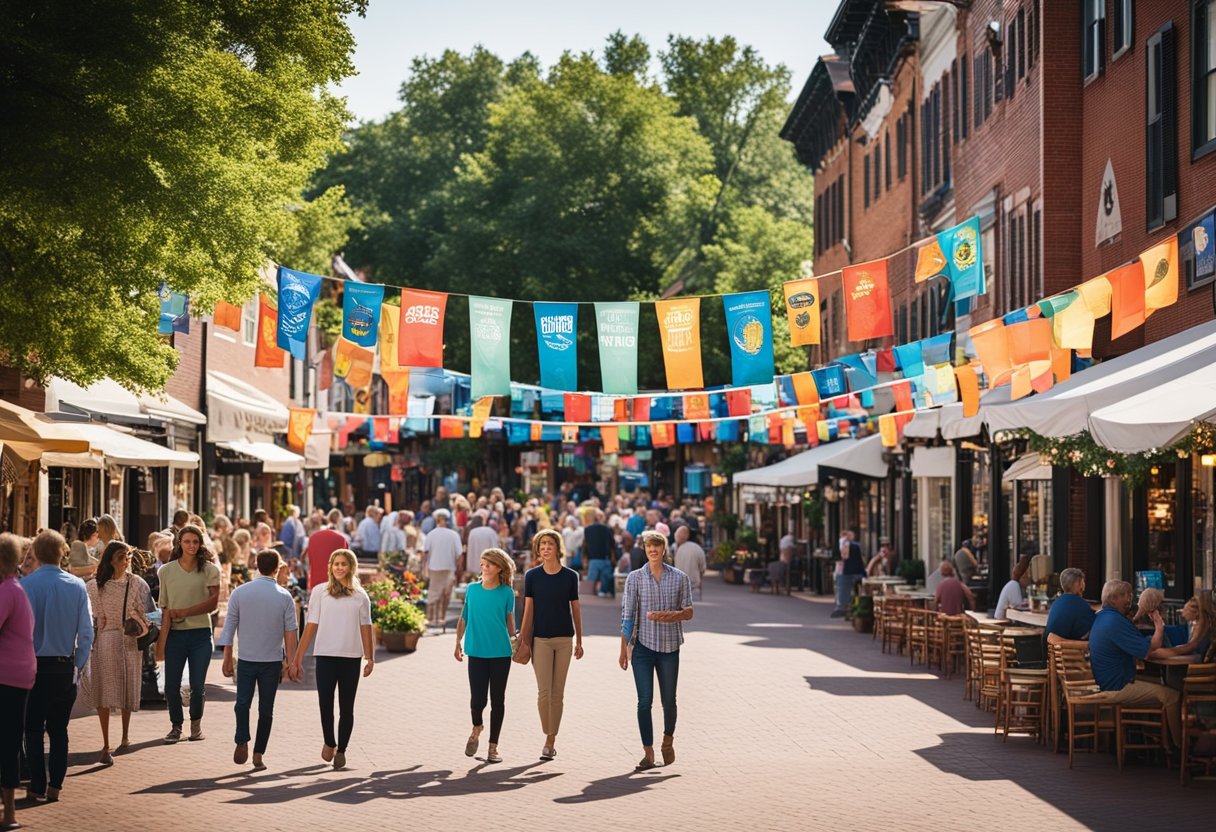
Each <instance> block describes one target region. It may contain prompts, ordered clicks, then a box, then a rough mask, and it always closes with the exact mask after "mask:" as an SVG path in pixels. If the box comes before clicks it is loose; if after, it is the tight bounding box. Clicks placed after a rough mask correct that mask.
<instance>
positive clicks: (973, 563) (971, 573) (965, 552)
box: [954, 534, 988, 583]
mask: <svg viewBox="0 0 1216 832" xmlns="http://www.w3.org/2000/svg"><path fill="white" fill-rule="evenodd" d="M987 542H988V541H987V539H986V538H985V537H984V535H983V534H977V535H976V536H975V538H974V539H972V538H967V539H966V540H964V541H963V542H962V543H961V544H959V547H958V551H957V552H955V553H954V571H955V572H956V573H958V578H959V580H960V581H962V582H963V583H968V582H970V581H971V579H972V578H974V577H975V576H976V575H978V574H979V571H980V559H979V558H978V557H976V556H975V551H976V550H977V549H980V548H983V546H984V544H985V543H987Z"/></svg>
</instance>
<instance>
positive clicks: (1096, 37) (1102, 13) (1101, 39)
mask: <svg viewBox="0 0 1216 832" xmlns="http://www.w3.org/2000/svg"><path fill="white" fill-rule="evenodd" d="M1083 14H1084V19H1083V26H1082V32H1081V36H1082V37H1083V38H1084V39H1085V44H1084V46H1085V49H1084V65H1083V69H1082V77H1083V78H1085V80H1087V81H1088V80H1089V79H1090V78H1093V77H1094V76H1096V75H1097V74H1098V73H1099V72H1101V71H1102V63H1103V58H1104V57H1105V55H1104V54H1103V53H1104V52H1105V48H1106V0H1083Z"/></svg>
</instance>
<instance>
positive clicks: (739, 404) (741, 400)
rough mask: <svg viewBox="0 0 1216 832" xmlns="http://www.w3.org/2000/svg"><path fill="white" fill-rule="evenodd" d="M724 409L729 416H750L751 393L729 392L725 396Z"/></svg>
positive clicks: (746, 391) (744, 391) (745, 391)
mask: <svg viewBox="0 0 1216 832" xmlns="http://www.w3.org/2000/svg"><path fill="white" fill-rule="evenodd" d="M726 409H727V413H729V414H730V415H731V416H750V415H752V391H751V390H731V391H730V392H729V393H727V394H726Z"/></svg>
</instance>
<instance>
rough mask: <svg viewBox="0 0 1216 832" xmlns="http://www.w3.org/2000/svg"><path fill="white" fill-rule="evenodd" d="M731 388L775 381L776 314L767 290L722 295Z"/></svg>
mask: <svg viewBox="0 0 1216 832" xmlns="http://www.w3.org/2000/svg"><path fill="white" fill-rule="evenodd" d="M722 304H723V306H724V307H725V308H726V336H727V338H728V339H729V340H730V375H731V385H732V386H734V387H743V386H746V385H748V384H764V383H765V382H771V381H772V380H773V311H772V302H771V301H770V299H769V295H768V291H767V290H760V291H758V292H739V293H738V294H735V295H723V297H722Z"/></svg>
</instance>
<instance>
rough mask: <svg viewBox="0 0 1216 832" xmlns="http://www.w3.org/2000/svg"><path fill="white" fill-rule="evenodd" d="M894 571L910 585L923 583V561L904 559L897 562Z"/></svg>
mask: <svg viewBox="0 0 1216 832" xmlns="http://www.w3.org/2000/svg"><path fill="white" fill-rule="evenodd" d="M895 571H896V572H898V573H899V577H901V578H903V579H904V580H905V581H907V582H908V583H910V584H918V583H923V582H924V580H925V562H924V561H923V560H915V559H912V558H904V559H903V560H901V561H900V562H899V566H898V567H896V570H895Z"/></svg>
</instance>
